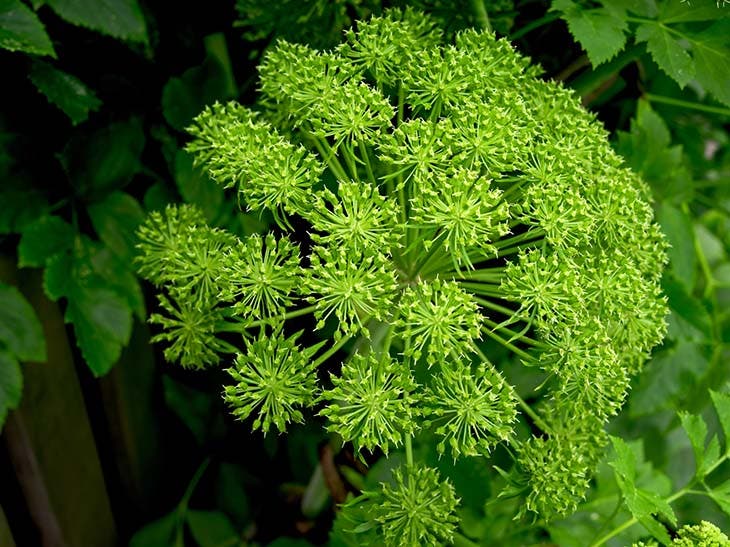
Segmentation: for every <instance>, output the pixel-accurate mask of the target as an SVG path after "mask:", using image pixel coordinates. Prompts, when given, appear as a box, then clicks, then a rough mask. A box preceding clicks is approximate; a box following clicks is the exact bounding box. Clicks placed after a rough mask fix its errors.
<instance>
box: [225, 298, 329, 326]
mask: <svg viewBox="0 0 730 547" xmlns="http://www.w3.org/2000/svg"><path fill="white" fill-rule="evenodd" d="M316 309H317V305H316V304H314V305H312V306H307V307H306V308H301V309H299V310H294V311H290V312H288V313H284V314H282V315H275V316H274V317H267V318H265V319H257V320H256V321H252V322H251V323H224V324H222V325H219V326H216V329H215V331H216V332H241V331H243V330H245V329H250V328H253V327H260V326H262V325H268V324H270V323H278V322H280V321H287V320H288V319H294V318H295V317H301V316H302V315H307V314H308V313H312V312H313V311H315V310H316Z"/></svg>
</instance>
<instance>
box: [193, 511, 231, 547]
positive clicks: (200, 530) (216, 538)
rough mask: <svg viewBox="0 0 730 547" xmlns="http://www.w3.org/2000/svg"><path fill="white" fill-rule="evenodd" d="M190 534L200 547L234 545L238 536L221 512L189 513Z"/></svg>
mask: <svg viewBox="0 0 730 547" xmlns="http://www.w3.org/2000/svg"><path fill="white" fill-rule="evenodd" d="M186 518H187V521H188V526H189V527H190V533H191V534H192V535H193V539H195V541H197V542H198V545H200V547H220V546H222V545H233V544H234V543H235V540H236V538H237V536H238V534H237V533H236V529H235V528H234V527H233V524H231V521H230V520H229V519H228V517H227V516H226V515H224V514H223V513H221V512H220V511H192V510H190V511H188V512H187V515H186Z"/></svg>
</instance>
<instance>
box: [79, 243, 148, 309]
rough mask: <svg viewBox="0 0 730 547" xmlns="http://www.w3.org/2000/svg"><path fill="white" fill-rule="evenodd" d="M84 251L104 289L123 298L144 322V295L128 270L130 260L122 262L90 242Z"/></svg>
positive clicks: (109, 251)
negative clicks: (102, 282)
mask: <svg viewBox="0 0 730 547" xmlns="http://www.w3.org/2000/svg"><path fill="white" fill-rule="evenodd" d="M85 250H86V252H87V253H88V260H89V261H90V263H91V268H92V270H93V273H94V274H95V275H96V276H98V278H99V279H103V280H104V286H105V287H107V288H109V289H111V290H113V291H114V292H115V293H117V294H118V295H119V296H121V297H122V298H124V299H125V300H126V301H127V304H128V305H129V307H130V308H131V309H132V311H134V313H135V314H136V315H137V317H139V319H140V321H144V319H145V302H144V294H143V293H142V287H141V286H140V284H139V279H137V277H136V276H135V275H134V273H133V271H132V270H131V269H130V268H131V266H132V262H131V259H129V260H128V261H122V260H121V259H120V258H118V257H117V256H115V255H114V254H113V253H112V252H111V250H110V249H109V248H108V247H106V246H104V245H99V244H94V243H91V242H89V243H87V245H86V249H85Z"/></svg>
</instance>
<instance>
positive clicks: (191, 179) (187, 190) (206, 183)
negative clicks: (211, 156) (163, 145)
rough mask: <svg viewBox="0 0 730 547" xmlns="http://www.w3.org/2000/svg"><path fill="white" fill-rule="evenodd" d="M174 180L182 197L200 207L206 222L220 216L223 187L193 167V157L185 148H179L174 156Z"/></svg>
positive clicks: (199, 169)
mask: <svg viewBox="0 0 730 547" xmlns="http://www.w3.org/2000/svg"><path fill="white" fill-rule="evenodd" d="M175 182H176V183H177V188H178V190H179V191H180V195H181V196H182V197H183V199H185V201H186V202H188V203H193V204H195V205H197V206H198V207H200V209H201V210H202V211H203V214H204V215H205V218H206V220H207V221H208V222H213V221H214V220H215V219H216V218H217V217H218V216H220V212H221V206H222V205H223V200H224V197H225V196H224V192H223V188H221V186H220V185H219V184H217V183H215V182H214V181H213V180H212V179H211V178H210V177H209V176H208V175H207V174H206V173H205V172H204V171H203V170H202V169H201V168H199V167H195V166H194V165H193V157H192V156H191V155H190V154H189V153H188V152H186V151H185V150H179V151H178V153H177V155H176V156H175Z"/></svg>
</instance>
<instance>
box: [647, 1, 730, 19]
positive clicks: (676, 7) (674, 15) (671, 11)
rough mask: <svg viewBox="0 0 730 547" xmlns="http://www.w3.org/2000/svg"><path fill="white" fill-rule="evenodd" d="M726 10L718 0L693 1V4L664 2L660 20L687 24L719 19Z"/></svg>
mask: <svg viewBox="0 0 730 547" xmlns="http://www.w3.org/2000/svg"><path fill="white" fill-rule="evenodd" d="M723 15H724V10H723V9H722V8H721V7H719V6H718V5H717V1H716V0H692V2H663V4H662V12H661V14H660V16H659V19H660V20H661V21H662V23H665V24H667V23H687V22H690V21H706V20H710V19H719V18H720V17H722V16H723Z"/></svg>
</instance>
